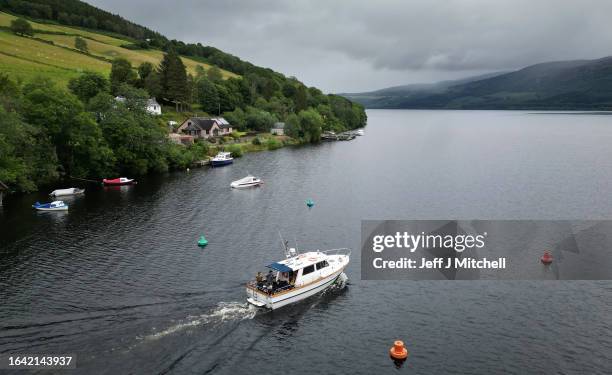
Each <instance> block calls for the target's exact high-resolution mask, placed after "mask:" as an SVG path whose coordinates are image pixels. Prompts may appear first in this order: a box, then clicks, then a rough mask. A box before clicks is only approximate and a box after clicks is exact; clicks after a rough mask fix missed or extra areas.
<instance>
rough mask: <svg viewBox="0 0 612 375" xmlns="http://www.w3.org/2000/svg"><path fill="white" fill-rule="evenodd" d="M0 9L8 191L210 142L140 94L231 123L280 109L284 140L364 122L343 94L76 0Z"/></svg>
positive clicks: (176, 162) (201, 151)
mask: <svg viewBox="0 0 612 375" xmlns="http://www.w3.org/2000/svg"><path fill="white" fill-rule="evenodd" d="M0 10H3V11H5V13H0V68H1V73H0V104H1V106H0V181H3V182H4V183H6V184H8V185H9V186H10V188H11V189H12V190H15V191H31V190H36V189H37V188H38V186H40V185H41V184H46V183H51V182H53V181H56V180H57V179H60V178H69V177H74V178H93V179H99V178H101V177H108V176H113V175H116V174H119V173H124V174H134V175H137V174H144V173H149V172H161V171H165V170H168V169H173V168H184V167H186V166H188V165H190V164H191V163H192V162H193V161H195V160H199V159H202V158H203V157H205V156H206V155H207V154H208V153H209V152H211V145H210V144H209V143H208V142H203V141H200V142H196V143H195V144H194V145H192V146H188V147H186V146H180V145H176V144H172V143H170V142H169V141H168V139H167V135H168V131H169V129H168V126H167V123H166V120H167V117H166V116H164V117H162V118H159V117H154V116H152V115H150V114H148V113H147V112H146V111H145V103H146V100H147V99H148V98H149V97H155V98H157V100H158V101H159V102H160V103H162V104H164V105H165V107H164V110H165V111H166V112H172V113H175V118H176V119H182V118H184V117H187V116H188V115H190V114H191V113H193V112H194V111H197V112H198V113H199V114H202V113H204V112H206V113H209V114H211V115H218V114H221V115H223V116H225V117H226V118H227V119H228V120H229V121H230V122H231V123H232V124H233V125H234V128H235V129H236V130H238V131H241V132H252V133H266V132H268V131H269V129H270V127H271V126H272V125H273V124H274V123H275V122H277V121H284V122H285V123H286V124H287V125H286V133H287V135H288V136H290V137H292V139H293V141H294V142H318V141H319V140H320V133H321V132H322V131H324V130H335V131H342V130H346V129H354V128H358V127H361V126H364V125H365V122H366V116H365V111H364V109H363V107H362V106H361V105H359V104H356V103H352V102H351V101H349V100H347V99H345V98H343V97H340V96H336V95H326V94H324V93H322V92H321V91H320V90H318V89H316V88H314V87H307V86H305V85H304V84H303V83H301V82H300V81H299V80H298V79H296V78H294V77H285V76H284V75H282V74H280V73H277V72H274V71H272V70H271V69H266V68H261V67H257V66H255V65H253V64H250V63H248V62H245V61H242V60H241V59H239V58H237V57H235V56H232V55H229V54H226V53H224V52H222V51H219V50H217V49H215V48H213V47H207V46H203V45H201V44H185V43H182V42H179V41H175V40H168V39H167V38H165V37H164V36H162V35H160V34H159V33H156V32H154V31H152V30H149V29H147V28H145V27H142V26H139V25H136V24H134V23H132V22H129V21H127V20H125V19H123V18H121V17H120V16H118V15H113V14H111V13H109V12H106V11H103V10H100V9H97V8H95V7H92V6H90V5H88V4H86V3H83V2H81V1H76V0H67V1H60V0H57V1H56V0H32V1H19V0H0ZM117 95H121V96H124V97H126V99H127V100H126V101H125V102H123V103H118V102H116V101H115V99H114V97H115V96H117ZM176 111H178V112H176ZM183 111H185V112H183ZM181 113H184V115H182V117H181ZM235 136H236V137H239V134H236V135H235ZM219 142H223V139H220V140H218V142H217V145H216V146H215V147H219ZM275 142H277V140H275ZM272 143H274V142H272ZM275 144H276V143H275ZM233 146H236V145H233ZM275 147H276V146H275Z"/></svg>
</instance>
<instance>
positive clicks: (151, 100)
mask: <svg viewBox="0 0 612 375" xmlns="http://www.w3.org/2000/svg"><path fill="white" fill-rule="evenodd" d="M153 105H159V103H158V102H157V100H155V98H151V99H148V100H147V106H153Z"/></svg>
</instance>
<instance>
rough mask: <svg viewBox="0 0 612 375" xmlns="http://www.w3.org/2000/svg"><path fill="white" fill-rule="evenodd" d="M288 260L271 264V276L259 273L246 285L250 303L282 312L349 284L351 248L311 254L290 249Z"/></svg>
mask: <svg viewBox="0 0 612 375" xmlns="http://www.w3.org/2000/svg"><path fill="white" fill-rule="evenodd" d="M285 252H286V254H287V259H285V260H283V261H280V262H275V263H272V264H270V265H268V268H270V270H269V271H268V274H267V275H265V276H264V275H263V274H261V273H258V274H257V277H256V279H255V280H254V281H250V282H249V283H247V286H246V293H247V301H248V302H249V303H251V304H253V305H255V306H258V307H266V308H269V309H272V310H274V309H278V308H280V307H283V306H285V305H288V304H290V303H294V302H298V301H301V300H303V299H306V298H308V297H310V296H312V295H315V294H317V293H319V292H322V291H323V290H325V289H327V288H329V287H330V286H332V285H334V284H336V283H341V282H342V283H343V282H345V281H346V279H347V278H346V275H345V274H344V269H345V268H346V266H347V265H348V263H349V259H350V254H351V251H350V250H349V249H333V250H325V251H319V250H317V251H309V252H306V253H303V254H298V253H297V251H296V250H295V249H294V248H290V249H286V250H285Z"/></svg>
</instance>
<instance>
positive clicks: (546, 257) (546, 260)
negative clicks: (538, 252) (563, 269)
mask: <svg viewBox="0 0 612 375" xmlns="http://www.w3.org/2000/svg"><path fill="white" fill-rule="evenodd" d="M540 260H541V261H542V263H544V264H551V263H552V261H553V257H552V255H550V253H549V252H548V251H545V252H544V255H542V257H541V258H540Z"/></svg>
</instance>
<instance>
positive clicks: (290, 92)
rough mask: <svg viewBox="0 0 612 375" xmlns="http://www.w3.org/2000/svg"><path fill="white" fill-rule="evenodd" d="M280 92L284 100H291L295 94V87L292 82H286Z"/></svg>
mask: <svg viewBox="0 0 612 375" xmlns="http://www.w3.org/2000/svg"><path fill="white" fill-rule="evenodd" d="M282 92H283V96H285V97H286V98H290V99H292V98H293V97H295V94H296V93H297V89H296V88H295V85H294V84H293V82H291V81H288V82H285V83H284V84H283V88H282Z"/></svg>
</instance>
